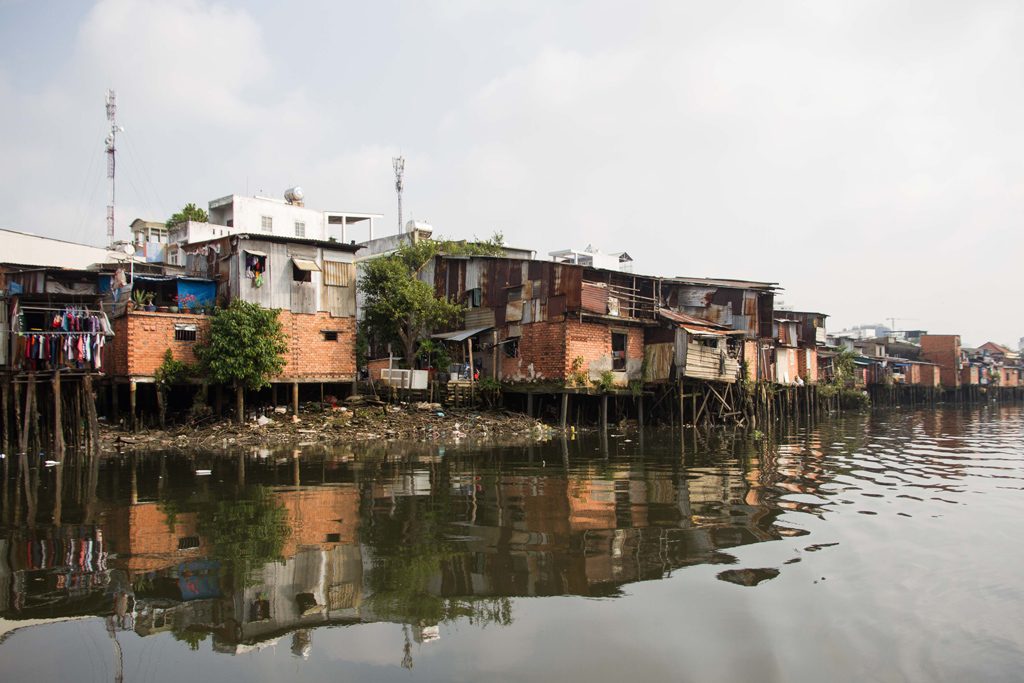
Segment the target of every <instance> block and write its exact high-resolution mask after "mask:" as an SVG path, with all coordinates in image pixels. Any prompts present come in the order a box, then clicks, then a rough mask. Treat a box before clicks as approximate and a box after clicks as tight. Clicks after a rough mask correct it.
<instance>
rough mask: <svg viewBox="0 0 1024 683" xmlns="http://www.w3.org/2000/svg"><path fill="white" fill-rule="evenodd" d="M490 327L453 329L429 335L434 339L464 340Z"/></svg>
mask: <svg viewBox="0 0 1024 683" xmlns="http://www.w3.org/2000/svg"><path fill="white" fill-rule="evenodd" d="M489 329H491V328H490V327H472V328H470V329H468V330H455V331H454V332H439V333H438V334H432V335H430V336H431V337H433V338H434V339H443V340H445V341H453V342H461V341H466V340H467V339H469V338H470V337H473V336H476V335H478V334H480V333H481V332H486V331H487V330H489Z"/></svg>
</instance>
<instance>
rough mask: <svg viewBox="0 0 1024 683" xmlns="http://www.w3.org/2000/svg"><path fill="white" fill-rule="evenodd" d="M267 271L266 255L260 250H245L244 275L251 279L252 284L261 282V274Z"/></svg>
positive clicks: (257, 285) (260, 283)
mask: <svg viewBox="0 0 1024 683" xmlns="http://www.w3.org/2000/svg"><path fill="white" fill-rule="evenodd" d="M266 272H267V255H266V254H264V253H263V252H262V251H249V250H246V251H245V277H247V278H248V279H250V280H252V281H253V286H256V287H259V286H261V285H262V284H263V274H264V273H266Z"/></svg>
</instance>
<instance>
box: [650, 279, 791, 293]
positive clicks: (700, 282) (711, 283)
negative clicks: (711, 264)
mask: <svg viewBox="0 0 1024 683" xmlns="http://www.w3.org/2000/svg"><path fill="white" fill-rule="evenodd" d="M662 281H663V282H672V283H676V284H680V285H696V286H698V287H735V288H738V289H763V290H766V291H775V290H778V289H782V288H781V287H779V283H778V282H756V281H754V280H729V279H724V278H706V277H667V278H662Z"/></svg>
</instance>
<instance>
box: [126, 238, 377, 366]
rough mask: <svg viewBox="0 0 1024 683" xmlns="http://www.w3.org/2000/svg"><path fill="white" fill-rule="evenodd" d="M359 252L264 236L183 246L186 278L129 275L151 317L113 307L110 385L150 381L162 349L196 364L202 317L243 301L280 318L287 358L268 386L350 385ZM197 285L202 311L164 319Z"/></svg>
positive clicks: (345, 246)
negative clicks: (144, 295) (147, 297)
mask: <svg viewBox="0 0 1024 683" xmlns="http://www.w3.org/2000/svg"><path fill="white" fill-rule="evenodd" d="M357 249H358V248H357V247H356V246H355V245H350V244H342V243H340V242H333V241H322V240H311V239H302V238H291V237H284V236H277V235H270V234H267V235H249V234H233V235H228V236H224V237H220V238H217V239H212V240H208V241H205V242H198V243H193V244H188V245H184V246H183V247H182V251H183V253H184V254H185V257H186V259H187V261H186V266H185V269H186V271H187V275H186V276H181V277H179V276H173V277H164V278H156V277H149V278H140V277H136V280H135V283H134V284H133V288H134V289H144V290H147V291H155V292H156V293H157V295H158V296H157V298H156V301H155V303H156V304H157V305H158V306H159V308H158V310H157V311H145V310H138V309H136V310H128V308H130V307H127V308H126V307H125V306H124V304H123V303H122V304H121V306H120V307H119V308H117V309H116V313H115V319H114V331H115V342H114V354H113V359H112V363H111V364H110V368H109V370H108V372H109V373H110V374H111V375H112V376H113V377H114V378H115V379H116V380H117V381H131V382H143V383H146V382H152V381H153V380H154V373H155V371H156V369H157V367H159V365H160V363H161V362H162V360H163V356H164V353H165V351H166V350H167V349H170V350H171V352H172V354H173V355H174V357H175V358H176V359H178V360H181V361H185V362H188V363H193V362H195V361H196V356H195V352H194V349H195V345H196V343H197V342H199V341H200V340H202V338H203V336H204V335H205V334H206V333H207V331H208V330H209V320H210V319H209V315H208V312H209V310H211V309H212V307H213V306H214V305H215V304H216V305H221V306H223V305H227V304H228V303H229V302H230V301H232V300H234V299H241V300H243V301H248V302H251V303H256V304H259V305H261V306H264V307H266V308H275V309H279V311H280V313H279V319H280V321H281V323H282V325H283V327H284V332H285V335H286V336H287V343H288V350H287V352H286V353H285V367H284V370H283V371H282V373H281V375H280V376H279V377H277V378H276V379H275V382H282V383H306V382H315V383H350V382H352V381H353V380H354V379H355V374H356V359H355V343H356V321H355V290H356V282H355V267H354V264H353V261H354V258H353V255H354V253H355V252H356V251H357ZM203 283H206V284H207V286H208V289H202V285H203ZM186 284H187V285H188V287H185V288H183V286H184V285H186ZM196 287H199V288H201V289H202V291H203V292H208V294H202V295H200V296H199V297H197V298H196V299H195V300H193V301H194V304H195V305H194V310H196V311H198V310H200V309H201V310H203V311H205V312H206V313H205V314H196V313H194V312H187V311H186V310H178V312H171V311H172V310H173V309H172V306H175V305H177V304H179V303H182V300H183V296H182V295H181V292H183V291H186V290H189V289H195V288H196ZM175 292H177V294H175Z"/></svg>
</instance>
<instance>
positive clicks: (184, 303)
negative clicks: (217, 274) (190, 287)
mask: <svg viewBox="0 0 1024 683" xmlns="http://www.w3.org/2000/svg"><path fill="white" fill-rule="evenodd" d="M178 305H179V306H180V307H181V309H182V310H185V311H188V312H189V313H195V312H196V308H197V306H198V304H197V302H196V295H195V294H186V295H185V296H183V297H181V299H180V300H179V301H178Z"/></svg>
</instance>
